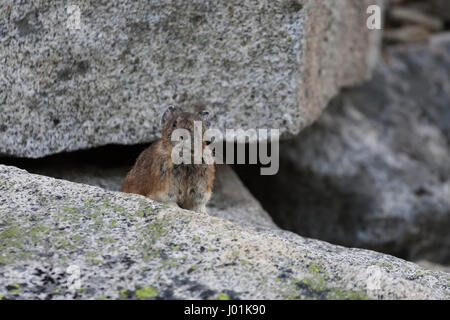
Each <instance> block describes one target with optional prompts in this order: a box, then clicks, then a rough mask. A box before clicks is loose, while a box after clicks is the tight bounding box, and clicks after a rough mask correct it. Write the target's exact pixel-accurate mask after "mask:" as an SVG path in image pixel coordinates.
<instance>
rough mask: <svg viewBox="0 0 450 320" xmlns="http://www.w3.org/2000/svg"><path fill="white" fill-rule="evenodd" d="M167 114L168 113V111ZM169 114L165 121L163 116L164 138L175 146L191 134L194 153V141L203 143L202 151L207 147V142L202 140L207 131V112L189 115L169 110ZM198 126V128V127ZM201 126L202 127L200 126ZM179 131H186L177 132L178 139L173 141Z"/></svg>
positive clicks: (178, 110) (176, 110)
mask: <svg viewBox="0 0 450 320" xmlns="http://www.w3.org/2000/svg"><path fill="white" fill-rule="evenodd" d="M166 112H167V111H166ZM169 112H170V113H169V114H168V115H166V114H165V116H166V118H165V119H164V116H163V119H162V120H163V121H164V122H163V130H162V136H163V138H164V139H165V140H166V141H170V142H171V144H172V146H175V145H176V144H178V143H179V142H180V140H183V139H185V138H186V137H185V135H186V134H189V139H190V141H191V151H192V152H194V139H198V140H197V141H202V150H203V149H204V147H205V142H204V141H203V140H202V138H203V133H204V132H205V130H206V129H207V120H206V116H207V115H208V114H207V112H199V113H189V112H183V111H181V110H180V109H173V110H169ZM196 124H197V127H196ZM200 124H201V126H200ZM177 129H184V130H180V131H178V132H176V137H178V138H177V139H172V137H173V136H174V137H175V135H174V132H175V131H176V130H177ZM173 140H174V141H173Z"/></svg>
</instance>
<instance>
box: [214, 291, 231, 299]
mask: <svg viewBox="0 0 450 320" xmlns="http://www.w3.org/2000/svg"><path fill="white" fill-rule="evenodd" d="M217 300H230V296H229V295H228V294H226V293H223V292H219V293H218V294H217Z"/></svg>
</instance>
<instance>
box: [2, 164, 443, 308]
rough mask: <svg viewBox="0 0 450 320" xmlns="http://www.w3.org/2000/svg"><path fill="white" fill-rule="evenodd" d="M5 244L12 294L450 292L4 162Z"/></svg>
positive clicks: (416, 276) (387, 264) (381, 265)
mask: <svg viewBox="0 0 450 320" xmlns="http://www.w3.org/2000/svg"><path fill="white" fill-rule="evenodd" d="M248 214H250V215H251V214H252V213H251V212H249V213H248ZM0 249H1V250H0V274H1V275H2V276H1V277H0V298H3V299H19V298H20V299H64V298H81V299H105V298H106V299H126V298H131V299H148V298H156V299H175V298H182V299H187V298H191V299H192V298H200V299H217V298H220V299H230V298H231V299H296V298H313V299H364V298H375V299H405V298H410V299H448V298H450V289H449V288H450V275H449V274H447V273H442V272H434V271H427V270H425V269H422V268H420V267H419V266H417V265H415V264H413V263H410V262H406V261H403V260H401V259H398V258H394V257H391V256H388V255H384V254H380V253H376V252H372V251H367V250H360V249H348V248H344V247H339V246H334V245H331V244H328V243H325V242H321V241H317V240H309V239H305V238H302V237H300V236H297V235H295V234H292V233H290V232H286V231H281V230H276V229H274V228H261V229H260V230H259V231H256V230H252V229H251V228H244V227H242V226H239V225H237V224H234V223H231V222H229V221H226V220H224V219H221V218H217V217H212V216H209V215H207V214H199V213H195V212H192V211H186V210H182V209H179V208H175V207H168V206H166V205H162V204H158V203H156V202H153V201H151V200H148V199H146V198H144V197H142V196H138V195H130V194H124V193H119V192H111V191H106V190H104V189H101V188H98V187H93V186H88V185H84V184H77V183H72V182H68V181H64V180H56V179H54V178H49V177H44V176H38V175H31V174H29V173H27V172H26V171H24V170H20V169H17V168H14V167H7V166H3V165H0Z"/></svg>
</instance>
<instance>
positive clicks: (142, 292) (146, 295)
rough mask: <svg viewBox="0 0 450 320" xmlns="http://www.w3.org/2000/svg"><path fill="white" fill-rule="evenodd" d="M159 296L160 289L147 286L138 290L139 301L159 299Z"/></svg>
mask: <svg viewBox="0 0 450 320" xmlns="http://www.w3.org/2000/svg"><path fill="white" fill-rule="evenodd" d="M158 294H159V291H158V289H156V288H155V287H153V286H147V287H143V288H140V289H137V290H136V297H137V298H138V299H139V300H145V299H150V298H154V297H157V296H158Z"/></svg>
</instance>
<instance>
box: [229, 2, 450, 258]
mask: <svg viewBox="0 0 450 320" xmlns="http://www.w3.org/2000/svg"><path fill="white" fill-rule="evenodd" d="M449 22H450V1H414V0H404V1H401V0H398V1H394V0H392V1H390V2H389V3H388V6H387V11H386V25H385V31H384V36H383V53H382V58H381V59H380V61H379V63H378V66H377V68H376V71H375V74H374V76H373V78H372V80H370V81H369V82H368V83H366V84H364V85H363V86H361V87H359V88H355V89H350V90H346V91H345V92H343V93H342V94H341V95H340V96H339V97H337V98H336V99H335V100H334V101H333V102H332V103H331V104H330V106H329V109H328V110H327V112H326V113H325V114H323V115H322V117H321V118H320V119H319V121H317V122H316V123H315V124H313V125H312V126H311V127H309V128H307V129H306V130H305V131H304V132H302V134H300V135H299V136H298V137H297V138H296V139H294V140H291V141H286V142H282V144H281V147H280V150H281V156H280V159H281V169H280V172H279V174H278V175H276V176H272V177H262V176H258V174H257V172H258V168H256V167H254V168H251V169H248V168H239V167H237V168H236V169H237V171H238V172H239V174H240V176H241V178H242V179H243V181H244V182H245V183H246V185H247V186H248V187H249V188H250V190H251V191H252V193H253V194H254V195H255V196H256V197H257V198H258V199H259V200H260V201H261V203H262V204H263V206H264V207H265V208H266V209H267V210H268V211H269V212H270V213H271V214H272V216H273V218H274V220H275V222H276V223H278V224H279V225H280V226H281V227H282V228H286V229H288V230H292V231H294V232H297V233H299V234H301V235H303V236H307V237H312V238H319V239H323V240H326V241H330V242H332V243H338V244H342V245H346V246H357V247H364V248H371V249H374V250H378V251H381V252H386V253H390V254H393V255H396V256H398V257H402V258H405V259H408V260H414V261H417V260H428V261H432V262H435V263H438V264H447V265H448V264H450V237H449V235H450V232H449V231H450V32H449V26H450V24H449Z"/></svg>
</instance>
